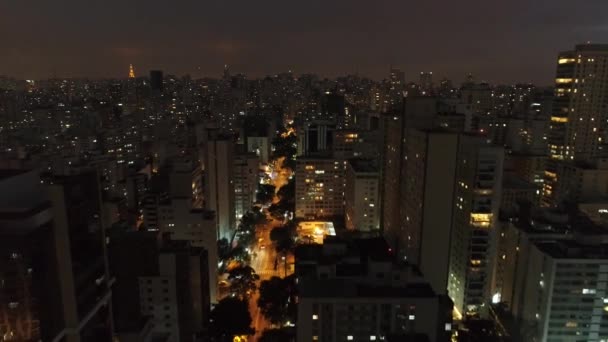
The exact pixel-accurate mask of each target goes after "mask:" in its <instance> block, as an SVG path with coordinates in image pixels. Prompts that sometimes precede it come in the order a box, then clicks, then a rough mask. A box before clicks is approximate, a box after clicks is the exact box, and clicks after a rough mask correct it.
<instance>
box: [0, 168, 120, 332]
mask: <svg viewBox="0 0 608 342" xmlns="http://www.w3.org/2000/svg"><path fill="white" fill-rule="evenodd" d="M49 183H51V181H49ZM99 198H100V196H99V190H98V182H97V174H96V173H94V172H88V173H83V174H81V175H75V176H68V177H61V178H54V179H53V180H52V183H51V184H50V185H43V184H41V181H40V178H39V177H38V175H37V174H36V173H35V172H33V171H30V172H27V171H1V172H0V207H1V208H2V213H1V214H0V253H2V254H3V256H2V258H1V259H0V260H2V261H0V280H1V281H0V305H1V308H2V309H0V310H3V312H1V314H2V315H3V317H5V319H2V320H0V322H1V323H0V330H1V331H2V332H3V334H4V337H5V338H6V337H7V336H8V339H9V340H16V341H39V340H42V341H75V342H78V341H111V338H112V323H111V322H112V317H111V309H110V305H109V304H110V303H109V300H110V297H111V291H110V285H111V280H110V277H109V275H108V272H107V263H106V260H105V244H104V236H103V228H102V227H101V220H100V215H99V214H100V207H99Z"/></svg>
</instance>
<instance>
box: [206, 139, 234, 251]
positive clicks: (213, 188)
mask: <svg viewBox="0 0 608 342" xmlns="http://www.w3.org/2000/svg"><path fill="white" fill-rule="evenodd" d="M206 134H207V135H206V138H205V142H204V149H205V150H204V163H205V169H204V179H205V183H204V184H205V185H204V194H205V195H204V198H205V205H204V207H205V208H206V209H208V210H212V211H214V212H215V218H216V222H217V226H218V229H217V232H218V234H219V236H218V239H220V238H226V239H228V240H230V239H232V235H233V233H234V230H235V222H236V214H235V213H236V211H235V207H234V142H233V141H232V140H231V139H230V138H224V137H221V136H218V135H217V132H216V131H215V130H207V131H206Z"/></svg>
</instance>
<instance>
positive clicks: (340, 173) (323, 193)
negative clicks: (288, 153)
mask: <svg viewBox="0 0 608 342" xmlns="http://www.w3.org/2000/svg"><path fill="white" fill-rule="evenodd" d="M345 163H346V162H345V161H342V160H339V159H334V158H331V157H301V158H298V159H297V160H296V175H297V177H296V214H295V216H296V217H297V218H305V219H312V218H330V217H336V216H342V215H344V174H345V165H344V164H345Z"/></svg>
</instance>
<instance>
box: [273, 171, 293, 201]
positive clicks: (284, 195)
mask: <svg viewBox="0 0 608 342" xmlns="http://www.w3.org/2000/svg"><path fill="white" fill-rule="evenodd" d="M277 196H279V198H280V199H281V201H286V202H288V203H291V202H293V201H295V197H296V181H295V177H292V178H291V179H290V180H289V182H287V184H285V185H283V186H282V187H281V188H279V191H277Z"/></svg>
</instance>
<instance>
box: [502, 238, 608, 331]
mask: <svg viewBox="0 0 608 342" xmlns="http://www.w3.org/2000/svg"><path fill="white" fill-rule="evenodd" d="M521 266H522V267H520V269H518V279H521V282H519V283H518V284H517V286H516V288H515V296H514V300H515V301H516V302H517V305H515V306H514V316H515V317H516V318H517V319H518V321H519V325H520V328H521V333H522V335H523V337H524V341H572V342H574V341H597V342H599V341H606V340H608V285H607V284H608V245H607V244H606V241H604V243H601V241H595V242H594V243H593V244H589V243H588V241H587V242H581V241H575V240H562V241H548V242H546V241H537V242H534V243H533V244H532V245H531V248H530V252H529V255H528V258H527V260H526V262H525V263H522V265H521Z"/></svg>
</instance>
